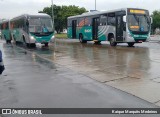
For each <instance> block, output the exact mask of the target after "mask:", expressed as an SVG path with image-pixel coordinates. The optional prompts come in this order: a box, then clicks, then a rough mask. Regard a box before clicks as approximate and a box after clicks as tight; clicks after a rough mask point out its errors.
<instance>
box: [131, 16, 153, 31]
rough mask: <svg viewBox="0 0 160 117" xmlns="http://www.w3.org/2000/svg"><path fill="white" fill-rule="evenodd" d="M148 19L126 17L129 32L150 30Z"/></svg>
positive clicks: (143, 17)
mask: <svg viewBox="0 0 160 117" xmlns="http://www.w3.org/2000/svg"><path fill="white" fill-rule="evenodd" d="M149 24H150V19H149V16H147V15H142V14H141V15H139V14H138V15H137V14H131V15H128V26H129V30H131V31H137V32H148V31H149V29H150V25H149Z"/></svg>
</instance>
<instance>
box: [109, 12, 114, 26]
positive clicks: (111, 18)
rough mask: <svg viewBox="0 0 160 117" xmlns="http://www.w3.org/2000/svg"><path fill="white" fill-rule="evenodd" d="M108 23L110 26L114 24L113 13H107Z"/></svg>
mask: <svg viewBox="0 0 160 117" xmlns="http://www.w3.org/2000/svg"><path fill="white" fill-rule="evenodd" d="M108 25H111V26H115V25H116V18H115V14H114V13H110V14H108Z"/></svg>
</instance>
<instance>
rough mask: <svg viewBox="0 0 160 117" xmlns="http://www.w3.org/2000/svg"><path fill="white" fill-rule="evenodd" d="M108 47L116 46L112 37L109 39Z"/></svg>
mask: <svg viewBox="0 0 160 117" xmlns="http://www.w3.org/2000/svg"><path fill="white" fill-rule="evenodd" d="M110 45H111V46H116V45H117V43H116V42H115V39H114V37H111V38H110Z"/></svg>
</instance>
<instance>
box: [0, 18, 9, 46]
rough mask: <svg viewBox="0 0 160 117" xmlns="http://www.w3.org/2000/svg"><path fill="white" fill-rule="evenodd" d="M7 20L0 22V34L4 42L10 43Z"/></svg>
mask: <svg viewBox="0 0 160 117" xmlns="http://www.w3.org/2000/svg"><path fill="white" fill-rule="evenodd" d="M9 25H10V24H9V20H6V21H2V22H1V23H0V29H1V36H2V38H3V39H5V40H6V43H11V33H10V29H9Z"/></svg>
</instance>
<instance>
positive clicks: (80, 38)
mask: <svg viewBox="0 0 160 117" xmlns="http://www.w3.org/2000/svg"><path fill="white" fill-rule="evenodd" d="M79 41H80V42H81V43H87V41H86V40H83V35H82V34H79Z"/></svg>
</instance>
